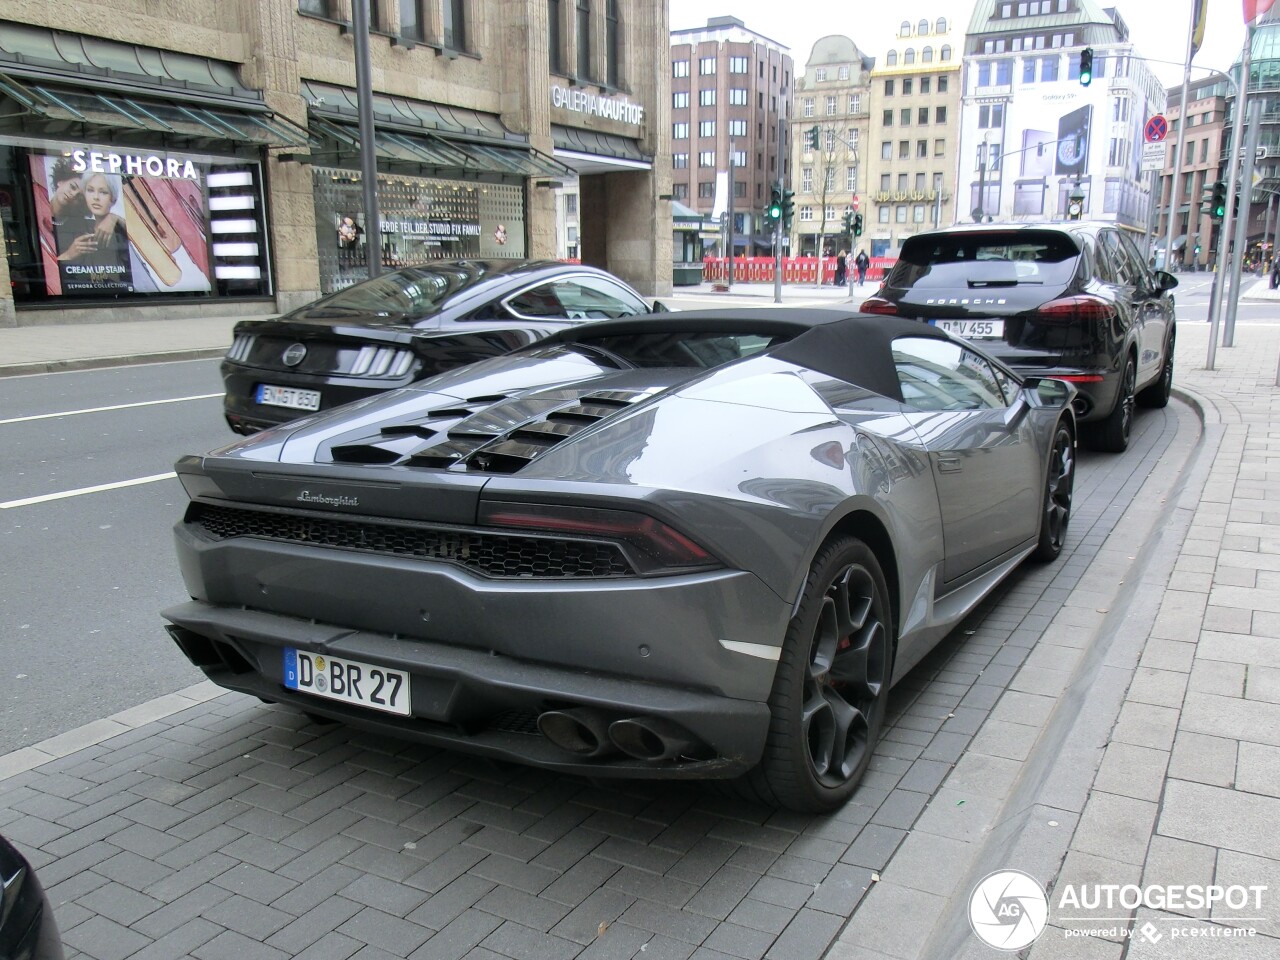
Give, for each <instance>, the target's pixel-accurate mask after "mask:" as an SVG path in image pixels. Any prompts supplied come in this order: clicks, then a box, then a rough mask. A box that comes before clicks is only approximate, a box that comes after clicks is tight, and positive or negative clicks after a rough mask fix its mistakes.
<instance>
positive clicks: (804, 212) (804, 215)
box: [800, 206, 813, 223]
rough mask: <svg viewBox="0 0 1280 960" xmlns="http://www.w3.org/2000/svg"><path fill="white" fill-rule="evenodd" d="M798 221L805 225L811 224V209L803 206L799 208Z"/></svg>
mask: <svg viewBox="0 0 1280 960" xmlns="http://www.w3.org/2000/svg"><path fill="white" fill-rule="evenodd" d="M800 219H801V220H802V221H803V222H805V223H812V222H813V207H810V206H803V207H801V208H800Z"/></svg>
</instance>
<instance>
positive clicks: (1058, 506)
mask: <svg viewBox="0 0 1280 960" xmlns="http://www.w3.org/2000/svg"><path fill="white" fill-rule="evenodd" d="M1075 484H1076V442H1075V439H1074V438H1073V437H1072V436H1071V431H1070V429H1068V427H1067V425H1066V424H1065V423H1059V424H1058V428H1057V430H1055V431H1054V434H1053V447H1052V448H1051V449H1050V451H1049V467H1048V469H1047V470H1046V471H1045V482H1044V505H1043V508H1042V509H1041V512H1040V540H1039V542H1038V543H1037V544H1036V549H1035V552H1034V553H1032V554H1031V556H1032V559H1034V560H1039V561H1040V562H1041V563H1048V562H1049V561H1050V560H1057V559H1058V556H1059V554H1061V553H1062V545H1063V544H1064V543H1065V542H1066V539H1067V524H1068V523H1070V522H1071V496H1072V493H1073V492H1074V490H1075Z"/></svg>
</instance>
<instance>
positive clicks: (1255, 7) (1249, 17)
mask: <svg viewBox="0 0 1280 960" xmlns="http://www.w3.org/2000/svg"><path fill="white" fill-rule="evenodd" d="M1273 3H1275V0H1244V22H1245V24H1246V25H1251V24H1253V22H1254V21H1255V20H1257V19H1258V18H1259V17H1260V16H1262V15H1263V14H1264V13H1266V12H1267V11H1268V10H1270V9H1271V5H1272V4H1273Z"/></svg>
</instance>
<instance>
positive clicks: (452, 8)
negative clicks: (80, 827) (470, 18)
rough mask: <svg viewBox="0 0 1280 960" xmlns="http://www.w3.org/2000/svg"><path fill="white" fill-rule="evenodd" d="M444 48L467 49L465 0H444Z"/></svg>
mask: <svg viewBox="0 0 1280 960" xmlns="http://www.w3.org/2000/svg"><path fill="white" fill-rule="evenodd" d="M441 39H442V40H443V41H444V46H445V49H446V50H467V49H468V46H467V0H444V34H443V36H442V37H441Z"/></svg>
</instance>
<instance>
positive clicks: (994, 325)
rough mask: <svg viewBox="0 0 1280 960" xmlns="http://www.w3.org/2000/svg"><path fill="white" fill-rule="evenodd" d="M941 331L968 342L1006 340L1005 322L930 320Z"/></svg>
mask: <svg viewBox="0 0 1280 960" xmlns="http://www.w3.org/2000/svg"><path fill="white" fill-rule="evenodd" d="M929 322H930V323H931V324H933V325H934V326H935V327H937V328H938V329H939V330H945V331H947V333H950V334H953V335H954V336H957V337H964V338H965V339H967V340H1001V339H1003V338H1004V321H1003V320H930V321H929Z"/></svg>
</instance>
